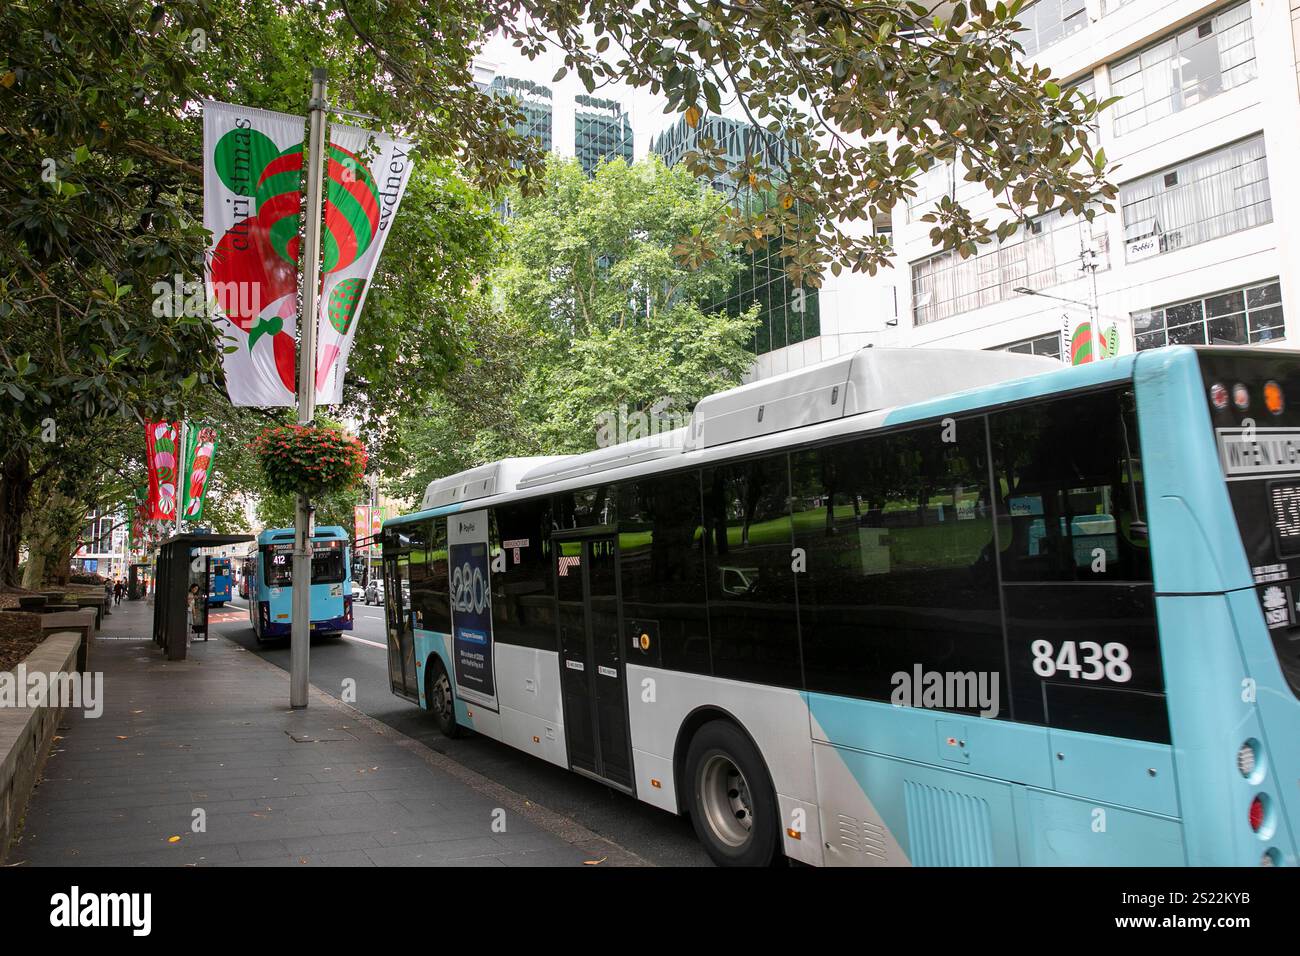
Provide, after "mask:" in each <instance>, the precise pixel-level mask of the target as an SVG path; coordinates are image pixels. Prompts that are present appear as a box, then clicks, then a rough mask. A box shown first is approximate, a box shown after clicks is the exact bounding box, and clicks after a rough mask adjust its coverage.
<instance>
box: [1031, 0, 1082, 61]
mask: <svg viewBox="0 0 1300 956" xmlns="http://www.w3.org/2000/svg"><path fill="white" fill-rule="evenodd" d="M1087 6H1088V5H1087V2H1086V0H1038V2H1037V3H1034V4H1031V5H1030V6H1027V7H1025V8H1024V9H1023V10H1021V11H1020V13H1019V15H1018V16H1017V19H1018V20H1019V21H1020V24H1021V26H1022V27H1024V29H1023V30H1021V31H1020V32H1019V33H1017V34H1016V39H1017V40H1019V41H1020V45H1021V46H1023V47H1024V48H1025V56H1030V57H1032V56H1035V55H1036V54H1037V53H1038V52H1039V51H1040V50H1045V49H1046V48H1047V47H1049V46H1051V45H1052V44H1053V43H1056V42H1058V41H1060V40H1064V39H1065V38H1066V37H1068V36H1069V35H1070V34H1071V33H1078V32H1079V31H1080V30H1082V29H1083V28H1084V27H1086V26H1087V25H1088V9H1087Z"/></svg>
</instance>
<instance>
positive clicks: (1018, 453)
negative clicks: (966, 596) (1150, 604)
mask: <svg viewBox="0 0 1300 956" xmlns="http://www.w3.org/2000/svg"><path fill="white" fill-rule="evenodd" d="M1127 414H1128V413H1127V412H1125V411H1124V410H1123V409H1122V407H1121V403H1120V395H1119V393H1118V392H1115V391H1107V392H1103V393H1100V394H1092V395H1079V396H1071V397H1069V398H1064V399H1057V400H1054V401H1050V402H1039V403H1037V404H1034V405H1029V406H1025V407H1022V408H1016V409H1012V410H1009V411H1005V412H998V413H996V414H994V415H991V416H990V418H989V421H990V435H991V439H992V444H993V464H994V474H995V476H996V479H997V485H998V487H997V505H998V538H999V544H1000V547H1001V561H1002V576H1003V578H1004V579H1005V580H1007V581H1093V582H1097V581H1150V580H1151V558H1150V548H1149V547H1148V546H1147V542H1146V537H1145V535H1144V534H1142V533H1138V532H1135V531H1134V527H1133V525H1134V522H1135V521H1136V520H1139V519H1141V517H1142V515H1141V514H1140V513H1139V514H1136V515H1135V514H1134V508H1133V502H1134V499H1135V498H1136V499H1137V501H1138V508H1139V511H1140V510H1141V488H1140V487H1137V488H1132V489H1130V487H1129V481H1130V479H1131V480H1133V481H1135V482H1138V483H1139V484H1140V481H1141V463H1140V461H1129V460H1128V456H1127V455H1126V453H1125V440H1124V439H1125V427H1126V424H1127V429H1128V435H1129V438H1130V442H1129V447H1131V448H1132V452H1133V455H1134V456H1135V457H1136V456H1137V455H1138V450H1137V426H1136V422H1135V421H1132V420H1131V416H1129V417H1130V421H1128V422H1127V423H1125V422H1123V421H1121V415H1127Z"/></svg>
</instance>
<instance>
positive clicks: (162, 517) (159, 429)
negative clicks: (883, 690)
mask: <svg viewBox="0 0 1300 956" xmlns="http://www.w3.org/2000/svg"><path fill="white" fill-rule="evenodd" d="M180 433H181V425H180V422H145V426H144V440H145V465H146V467H147V468H148V471H149V500H148V512H149V515H148V516H149V519H150V520H154V521H167V520H174V519H175V518H176V476H177V468H178V466H179V464H180V461H179V456H180Z"/></svg>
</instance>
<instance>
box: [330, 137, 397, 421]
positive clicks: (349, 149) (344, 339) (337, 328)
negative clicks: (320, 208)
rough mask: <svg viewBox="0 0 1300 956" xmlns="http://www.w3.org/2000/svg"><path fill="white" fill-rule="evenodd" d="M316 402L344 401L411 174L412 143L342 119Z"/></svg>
mask: <svg viewBox="0 0 1300 956" xmlns="http://www.w3.org/2000/svg"><path fill="white" fill-rule="evenodd" d="M326 153H327V156H326V159H327V166H326V176H325V229H324V232H322V233H321V248H322V250H323V251H324V262H323V263H322V265H321V277H322V278H321V297H320V312H319V318H318V319H317V323H316V404H318V405H337V404H338V403H339V402H341V401H343V375H344V373H345V372H346V371H347V363H348V355H349V354H350V353H351V351H352V341H353V339H355V338H356V334H357V317H358V316H359V315H360V314H361V306H362V304H363V303H364V302H365V301H366V293H367V292H368V291H369V289H370V280H371V277H372V276H374V274H375V266H376V265H377V264H378V262H379V255H380V253H382V252H383V249H384V242H385V241H386V240H387V239H388V234H389V233H390V232H392V227H393V220H394V219H396V217H397V207H398V206H399V205H400V204H401V202H402V195H403V194H404V193H405V192H406V182H407V179H408V178H409V177H410V175H411V165H412V164H411V157H410V144H409V143H407V142H404V141H402V140H398V139H393V138H391V137H389V136H385V135H383V134H380V133H369V132H366V131H365V130H359V129H356V128H355V127H352V126H344V125H342V124H338V123H336V124H334V125H332V126H331V127H330V142H329V147H328V149H327V150H326Z"/></svg>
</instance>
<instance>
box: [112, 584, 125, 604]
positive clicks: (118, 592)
mask: <svg viewBox="0 0 1300 956" xmlns="http://www.w3.org/2000/svg"><path fill="white" fill-rule="evenodd" d="M125 590H126V587H125V585H123V584H122V579H121V578H118V579H117V582H116V583H115V584H114V585H113V603H114V604H121V603H122V592H123V591H125Z"/></svg>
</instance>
